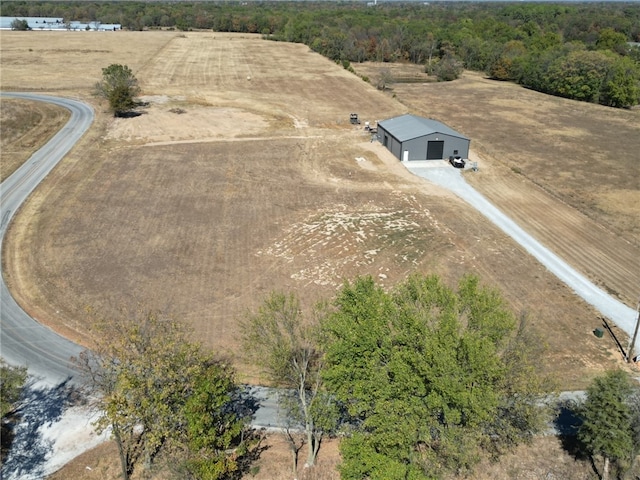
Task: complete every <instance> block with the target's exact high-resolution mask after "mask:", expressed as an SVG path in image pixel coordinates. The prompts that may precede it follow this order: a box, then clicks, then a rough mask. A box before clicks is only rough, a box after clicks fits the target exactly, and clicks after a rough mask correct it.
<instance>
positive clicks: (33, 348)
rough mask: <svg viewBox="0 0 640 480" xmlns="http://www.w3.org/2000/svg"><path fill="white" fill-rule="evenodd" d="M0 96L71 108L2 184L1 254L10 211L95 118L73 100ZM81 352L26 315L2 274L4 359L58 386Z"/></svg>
mask: <svg viewBox="0 0 640 480" xmlns="http://www.w3.org/2000/svg"><path fill="white" fill-rule="evenodd" d="M2 96H3V97H7V98H21V99H28V100H38V101H44V102H49V103H53V104H55V105H59V106H61V107H63V108H66V109H67V110H69V111H70V112H71V117H70V118H69V121H68V122H67V124H66V125H65V126H64V127H63V128H62V129H61V130H60V131H59V132H58V133H57V134H56V135H55V136H54V137H53V138H52V139H51V140H50V141H49V142H48V143H47V144H46V145H44V146H43V147H42V148H41V149H40V150H38V151H37V152H36V153H34V154H33V156H32V157H31V158H30V159H29V160H28V161H27V162H25V163H24V164H23V165H22V166H21V167H20V168H19V169H18V170H16V171H15V173H13V175H11V176H10V177H9V178H7V179H6V180H5V181H4V182H2V184H0V255H1V250H2V248H1V247H2V242H3V240H4V234H5V233H6V230H7V227H8V226H9V223H10V221H11V219H12V217H13V215H14V214H15V213H16V212H17V211H18V210H19V208H20V206H21V205H22V203H23V202H24V201H25V200H26V199H27V197H28V196H29V195H30V194H31V192H32V191H33V190H34V189H35V188H36V186H37V185H38V184H39V183H40V182H41V181H42V180H43V179H44V178H45V177H46V176H47V175H48V174H49V172H51V170H52V169H53V168H54V167H55V166H56V164H57V163H58V162H59V161H60V160H61V159H62V158H63V157H64V156H65V155H66V154H67V153H68V152H69V151H70V150H71V149H72V148H73V146H74V145H75V143H76V142H77V141H78V140H80V138H81V137H82V136H83V135H84V133H85V132H86V131H87V130H88V128H89V127H90V126H91V124H92V122H93V118H94V114H93V110H92V109H91V107H90V106H89V105H87V104H85V103H82V102H78V101H75V100H69V99H66V98H57V97H50V96H44V95H36V94H32V93H2ZM0 260H1V258H0ZM80 351H81V348H80V346H78V345H76V344H75V343H73V342H71V341H69V340H67V339H66V338H64V337H61V336H60V335H58V334H57V333H55V332H54V331H52V330H51V329H49V328H47V327H44V326H43V325H42V324H40V323H38V322H37V321H35V320H34V319H33V318H31V317H30V316H29V315H27V313H25V311H24V310H22V308H20V306H19V305H18V304H17V303H16V302H15V300H14V299H13V297H12V296H11V294H10V293H9V290H8V289H7V286H6V284H5V281H4V276H2V280H1V282H0V353H1V355H2V357H3V358H4V359H5V360H6V361H7V362H8V363H10V364H13V365H26V366H27V367H28V368H29V372H30V373H31V374H32V375H34V376H35V377H37V378H38V379H40V380H42V381H45V382H46V383H48V384H50V385H57V384H59V383H60V382H61V381H64V380H66V379H68V378H70V377H73V376H74V371H73V369H72V368H71V366H70V364H69V358H70V357H71V356H72V355H77V354H78V353H79V352H80Z"/></svg>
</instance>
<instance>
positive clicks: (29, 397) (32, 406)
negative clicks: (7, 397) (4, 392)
mask: <svg viewBox="0 0 640 480" xmlns="http://www.w3.org/2000/svg"><path fill="white" fill-rule="evenodd" d="M80 398H81V397H80V395H79V391H78V389H77V387H76V386H74V385H73V384H72V383H71V379H70V378H68V379H66V380H65V381H63V382H62V383H60V384H58V385H56V386H53V387H48V386H42V385H38V384H37V383H36V382H35V381H34V380H31V381H30V382H29V383H27V385H25V388H24V390H23V394H22V398H21V404H22V407H21V408H20V409H19V410H18V411H17V413H16V415H15V417H14V420H15V423H13V424H12V425H11V428H10V431H11V435H12V438H10V441H11V444H10V445H7V456H6V458H5V461H4V462H3V464H2V472H1V477H0V478H4V479H7V480H9V479H13V478H25V477H28V478H40V477H42V476H43V475H44V473H45V472H44V468H45V463H46V461H47V460H48V459H49V457H50V456H51V453H52V451H53V442H52V441H51V440H49V439H45V438H44V436H43V432H42V431H41V428H43V427H49V426H51V425H52V424H54V423H56V422H57V421H59V420H60V419H61V417H62V415H63V414H64V412H65V410H67V408H69V407H71V406H73V405H77V404H78V403H79V402H80V401H81V400H80ZM3 433H4V430H3ZM4 441H5V439H4V438H3V442H4ZM3 448H4V446H3Z"/></svg>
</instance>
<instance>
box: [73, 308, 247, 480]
mask: <svg viewBox="0 0 640 480" xmlns="http://www.w3.org/2000/svg"><path fill="white" fill-rule="evenodd" d="M126 317H129V318H128V319H127V318H126ZM94 328H95V331H94V333H95V335H94V341H95V345H94V348H93V349H92V350H86V351H84V352H83V353H82V354H81V355H80V357H79V358H78V359H76V363H77V365H78V366H79V367H80V368H81V370H82V371H83V372H84V374H85V378H86V382H87V388H88V389H89V392H90V393H91V394H92V397H94V398H96V406H97V407H98V408H99V411H100V417H99V419H98V420H97V421H96V424H95V425H96V428H97V430H98V431H103V430H105V429H106V428H109V427H110V428H111V432H112V435H113V438H114V439H115V441H116V443H117V445H118V451H119V454H120V462H121V468H122V474H123V477H124V478H125V479H128V478H130V476H131V474H132V472H133V471H134V468H135V467H136V466H138V465H140V464H141V463H142V465H143V467H144V468H145V469H148V468H149V467H150V466H151V464H152V462H153V461H154V459H155V458H156V457H157V455H158V454H159V453H160V452H161V450H162V449H163V447H165V446H166V445H168V444H170V445H172V446H173V447H174V448H175V449H178V450H181V451H187V452H188V455H187V463H188V469H192V470H193V471H194V472H199V474H202V476H203V478H207V479H216V478H222V476H223V474H224V473H225V472H229V471H234V470H235V469H236V468H237V462H236V460H235V459H234V458H231V457H229V454H228V453H225V452H227V450H229V449H230V448H232V447H233V446H237V445H238V439H237V436H238V432H240V431H241V430H242V428H243V427H242V424H243V420H242V419H240V418H238V417H237V416H236V415H235V414H233V413H232V412H230V411H228V404H229V400H230V396H231V395H232V393H233V392H234V391H235V389H236V387H235V384H234V382H233V376H232V371H231V370H230V369H229V368H228V367H227V366H225V365H224V364H222V363H221V362H217V361H215V360H213V359H212V358H210V356H208V355H206V354H204V353H203V351H202V350H201V348H200V347H199V346H198V345H196V344H194V343H191V342H189V340H188V338H187V332H186V330H185V329H184V327H182V326H181V324H179V323H178V322H176V321H174V320H172V319H170V318H167V317H165V316H162V315H159V314H156V313H153V312H147V313H145V314H143V315H140V314H134V315H126V316H125V317H123V318H121V319H115V320H110V321H101V322H98V323H97V325H96V326H95V327H94Z"/></svg>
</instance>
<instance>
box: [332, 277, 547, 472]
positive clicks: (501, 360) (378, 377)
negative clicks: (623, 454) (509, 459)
mask: <svg viewBox="0 0 640 480" xmlns="http://www.w3.org/2000/svg"><path fill="white" fill-rule="evenodd" d="M335 307H336V310H335V312H333V313H332V314H331V315H328V316H327V317H326V319H325V320H324V321H323V332H324V342H323V344H324V347H325V349H326V359H327V360H326V361H327V367H326V368H325V371H324V379H325V383H326V385H327V389H328V391H330V392H331V393H333V394H334V395H335V397H336V398H337V399H338V400H339V401H340V402H342V403H343V404H344V405H345V408H346V410H347V412H348V414H349V417H350V420H351V421H350V422H349V424H350V425H353V426H354V427H353V428H354V431H353V432H352V433H351V434H350V435H347V436H346V437H345V438H344V439H343V441H342V442H341V447H340V448H341V453H342V458H343V463H342V465H341V467H340V469H341V474H342V476H343V478H345V479H356V478H357V479H360V478H371V479H384V480H391V479H405V478H412V479H426V478H432V477H437V476H442V475H443V474H444V473H445V472H464V471H468V470H470V469H471V468H472V467H473V466H474V465H475V464H476V463H477V461H478V460H479V458H480V456H481V454H482V452H484V451H487V450H490V451H492V453H499V451H500V449H504V448H510V447H512V446H514V445H516V444H518V443H521V442H523V441H527V440H528V439H530V438H531V436H532V435H533V434H535V433H536V432H538V431H540V429H541V428H543V425H544V420H545V418H546V417H545V415H544V409H543V408H541V407H538V406H537V403H538V402H537V401H536V400H537V399H538V396H539V395H540V394H541V393H542V391H544V390H545V389H546V388H548V384H547V382H545V379H544V378H543V377H542V376H541V375H540V374H539V373H538V371H537V370H536V369H535V368H534V360H535V358H530V356H529V355H530V354H531V353H532V350H533V347H529V343H531V342H534V341H537V340H535V339H534V338H532V337H531V336H530V334H527V335H529V336H527V335H525V333H526V332H528V330H527V329H525V328H524V327H523V328H517V327H518V322H517V321H516V319H515V318H514V316H513V314H511V313H510V312H509V310H508V309H507V308H506V307H505V306H504V304H503V301H502V299H501V297H500V295H499V294H498V293H497V292H495V291H493V290H491V289H486V288H482V287H480V285H479V280H478V279H477V278H476V277H465V278H463V279H462V280H461V282H460V284H459V286H458V290H457V292H456V291H453V290H452V289H450V288H448V287H447V286H446V285H444V284H443V283H442V281H441V280H440V279H439V278H438V277H436V276H430V277H423V276H418V275H416V276H412V277H410V278H409V279H408V280H406V281H405V282H404V283H402V284H401V285H399V286H398V287H397V288H396V289H395V290H394V291H393V292H391V293H387V292H385V291H384V290H382V289H381V288H380V287H378V286H376V285H375V284H374V282H373V280H372V279H371V278H370V277H367V278H358V279H356V280H355V281H354V282H353V283H347V284H345V285H344V286H343V288H342V290H341V291H340V292H339V294H338V297H337V299H336V302H335ZM538 343H539V342H538ZM523 345H524V346H526V347H527V348H522V347H523ZM520 393H522V395H521V396H520ZM497 447H500V448H497Z"/></svg>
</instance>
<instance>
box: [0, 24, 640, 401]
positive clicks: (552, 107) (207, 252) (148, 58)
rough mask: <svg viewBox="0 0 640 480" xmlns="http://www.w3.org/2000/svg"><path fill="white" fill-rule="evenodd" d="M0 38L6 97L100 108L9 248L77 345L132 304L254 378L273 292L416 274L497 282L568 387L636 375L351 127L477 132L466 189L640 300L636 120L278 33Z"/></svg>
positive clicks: (475, 217)
mask: <svg viewBox="0 0 640 480" xmlns="http://www.w3.org/2000/svg"><path fill="white" fill-rule="evenodd" d="M0 40H1V42H0V49H1V50H0V53H1V54H2V78H1V80H0V81H1V86H2V89H3V90H18V89H19V90H31V91H37V92H41V93H52V94H56V95H63V96H71V97H75V98H81V99H83V100H85V101H87V102H89V103H91V104H93V105H94V108H95V110H96V114H97V118H96V122H95V125H94V127H93V128H92V130H91V132H90V133H89V134H88V135H87V136H86V137H85V139H83V141H82V142H81V143H80V145H79V146H78V147H77V148H76V149H75V150H74V151H73V152H72V153H71V155H70V156H69V157H68V158H67V159H65V160H64V161H63V163H62V164H61V165H60V166H59V167H58V168H57V169H56V170H55V171H54V172H53V173H52V174H51V175H50V176H49V177H48V178H47V179H46V181H45V182H44V183H43V185H42V186H41V188H39V189H38V191H37V192H36V194H34V195H33V196H32V197H31V199H30V200H29V202H28V203H27V205H26V206H25V207H24V209H23V211H22V212H21V214H20V215H18V216H17V218H16V219H15V220H14V222H13V224H12V226H11V230H10V233H9V236H8V238H7V239H6V241H5V243H4V245H3V248H4V252H3V261H4V263H5V264H4V265H3V268H4V274H5V278H6V279H7V281H8V283H9V285H10V288H12V291H13V293H14V295H15V296H16V298H17V299H18V301H19V302H20V303H21V305H23V307H24V308H25V309H26V310H27V311H29V312H30V313H31V314H32V315H33V316H34V317H35V318H37V319H39V320H40V321H42V322H44V323H46V324H48V325H51V326H52V327H53V328H55V329H56V330H58V331H60V332H61V333H63V334H66V335H69V336H71V337H73V338H76V339H78V340H80V341H83V342H85V343H86V344H90V339H89V338H88V337H87V336H86V332H87V327H88V324H89V323H90V322H92V321H94V315H98V316H110V315H116V314H117V312H118V310H119V308H120V307H121V306H123V305H124V306H131V305H132V304H136V305H141V306H143V307H144V308H149V309H162V310H165V311H168V312H170V313H171V314H172V315H173V316H175V317H176V318H179V319H182V320H184V321H185V322H187V323H188V324H189V325H190V326H191V327H192V328H193V329H194V332H195V333H194V337H195V338H197V339H198V340H200V341H202V342H203V343H204V344H205V345H206V346H207V347H210V348H212V349H214V350H215V351H217V352H219V353H220V354H222V355H226V356H227V357H229V358H231V359H232V360H233V361H234V363H235V364H236V366H237V367H238V368H239V371H240V374H241V378H242V379H245V380H251V379H256V378H257V372H256V371H255V370H254V369H253V368H252V367H251V366H250V365H247V364H246V363H245V361H244V357H243V354H242V349H241V348H240V344H239V342H238V338H239V330H238V320H239V319H240V318H241V317H242V316H243V315H244V314H245V313H246V311H247V310H248V309H254V308H256V307H257V306H258V305H259V304H260V303H261V302H262V300H263V299H264V298H265V296H266V295H267V294H268V293H269V292H270V291H272V290H283V291H293V292H296V293H297V294H298V295H299V296H300V297H301V298H302V300H303V302H304V304H305V305H306V306H307V307H308V306H310V305H311V304H312V303H313V302H315V301H316V300H318V299H320V298H328V297H331V296H332V295H333V294H334V293H335V291H336V290H337V289H338V288H339V286H340V285H341V284H342V282H343V281H344V280H348V279H353V278H354V277H355V276H356V275H372V276H374V278H376V279H377V281H378V282H379V283H380V284H382V285H384V286H386V287H390V286H392V285H393V284H395V283H396V282H398V281H400V280H402V279H403V278H405V277H406V276H407V275H408V274H410V273H412V272H423V273H438V274H440V275H442V276H443V277H444V278H445V279H446V280H447V281H448V282H450V283H452V284H454V283H455V282H456V281H457V280H458V279H459V278H460V276H461V275H463V274H465V273H477V274H479V275H480V276H481V277H482V279H483V281H484V282H485V283H486V284H488V285H491V286H494V287H497V288H499V289H500V290H501V291H502V292H503V294H504V296H505V297H506V298H507V300H508V301H509V302H510V303H511V305H512V307H513V309H514V310H515V311H516V312H518V313H526V315H527V316H528V318H529V323H530V324H531V325H533V327H534V328H536V329H537V330H538V331H539V332H540V334H541V335H542V336H543V338H544V339H545V341H546V342H547V343H548V345H549V353H548V355H547V356H546V357H545V358H541V359H540V368H541V369H543V370H546V371H550V372H554V373H556V374H557V375H558V377H559V379H560V385H561V387H562V388H563V389H574V388H581V387H584V386H585V384H586V382H588V381H589V380H590V379H591V378H592V377H593V376H594V375H596V374H598V373H599V372H601V371H602V370H603V369H605V368H608V367H611V366H612V365H615V364H620V363H621V360H620V355H619V353H618V352H617V351H616V349H615V347H614V344H613V342H612V341H611V340H610V339H608V338H604V339H597V338H595V337H594V336H593V334H592V330H593V329H594V328H595V327H598V326H600V320H599V318H598V313H597V312H596V311H594V310H593V309H592V308H591V307H589V306H588V305H586V304H585V303H584V302H583V301H581V300H580V299H578V298H577V297H576V296H575V295H574V294H573V293H572V292H571V291H570V290H569V289H568V288H567V287H566V286H564V285H563V284H561V283H560V282H559V281H558V280H557V279H555V277H553V276H552V275H550V274H549V273H548V272H547V271H546V270H545V269H544V268H543V267H541V266H540V265H539V264H538V263H537V262H536V261H535V260H534V259H532V258H531V257H530V256H529V255H528V254H526V252H525V251H524V250H523V249H522V248H520V247H519V246H518V245H516V244H515V243H514V242H513V241H512V240H510V239H509V238H507V237H506V236H505V235H504V234H502V233H501V232H500V231H498V230H497V229H496V228H494V227H493V226H492V225H490V224H488V223H487V222H486V221H485V220H484V217H482V215H481V214H480V213H478V212H476V211H475V210H474V209H473V208H471V207H470V206H468V205H466V204H464V203H463V202H461V201H460V200H458V199H457V198H456V197H454V196H452V195H451V194H449V193H448V192H445V191H443V190H441V189H439V188H437V187H434V186H432V185H431V184H429V183H428V182H426V181H424V180H421V179H419V178H417V177H414V176H412V175H410V174H409V173H408V172H407V171H406V170H405V169H404V167H402V166H401V165H400V164H399V162H398V161H397V159H395V158H394V157H393V156H392V155H391V154H390V153H389V152H387V151H386V150H385V149H384V148H383V147H382V146H381V145H379V144H378V143H371V142H370V141H369V135H368V134H366V133H365V132H364V131H363V129H362V125H360V126H358V127H354V126H352V125H350V124H349V113H351V112H357V113H358V114H359V115H360V118H361V119H362V121H363V122H364V121H371V122H372V123H373V122H375V120H379V119H384V118H388V117H391V116H394V115H398V114H402V113H406V112H411V113H417V114H420V115H425V116H429V117H433V118H437V119H438V120H441V121H443V122H445V123H447V124H449V125H451V126H452V127H453V128H456V129H458V130H460V131H461V132H462V133H464V134H466V135H467V136H469V137H470V138H472V149H475V150H474V158H477V159H478V161H479V163H480V171H479V172H477V173H474V174H467V179H468V180H469V181H470V182H472V183H473V184H474V185H476V186H477V188H478V189H480V190H481V191H483V192H484V193H485V194H486V195H487V196H488V197H489V198H491V199H492V200H493V201H494V202H495V203H496V204H498V205H499V206H500V207H501V208H503V209H504V210H505V211H506V212H507V213H509V214H510V215H512V216H513V218H514V219H515V220H517V221H518V222H519V223H520V224H521V225H522V226H523V227H524V228H525V229H527V230H529V231H530V232H531V233H532V234H534V235H535V236H537V237H538V238H540V239H541V240H542V241H543V242H544V243H545V244H546V245H547V246H549V247H550V248H551V249H553V250H555V251H557V252H558V253H559V254H561V255H563V256H564V257H565V258H566V259H567V260H568V261H569V262H571V263H573V264H574V265H575V266H577V267H578V268H580V269H581V270H582V271H583V272H584V273H586V274H587V275H589V276H590V277H591V278H592V279H594V280H595V281H596V282H598V283H599V284H601V285H602V286H603V287H604V288H607V289H608V290H609V291H610V292H612V293H613V294H614V295H617V296H618V297H619V298H621V299H622V300H623V301H625V302H626V303H627V304H629V305H634V302H635V296H636V295H637V293H639V292H638V289H639V288H640V264H639V263H638V262H639V260H638V259H639V257H640V255H639V253H640V241H639V240H638V232H639V231H640V230H639V228H640V227H639V224H638V222H639V221H640V220H639V217H640V214H639V213H638V210H637V209H638V205H639V204H640V201H639V200H638V190H639V186H638V178H640V174H639V172H638V168H639V166H638V164H637V162H636V163H635V164H634V163H633V162H632V161H629V159H630V158H632V157H633V153H630V152H637V151H640V144H639V143H640V135H638V133H639V132H638V129H639V128H640V127H639V124H640V122H639V121H638V120H639V117H638V115H639V114H638V111H637V110H634V111H613V110H610V109H603V108H600V107H597V106H593V105H582V104H576V103H575V102H567V101H564V100H561V99H552V98H548V97H546V96H542V95H539V94H536V93H535V92H530V91H527V90H524V89H522V88H519V87H516V86H513V85H509V84H504V83H495V82H489V81H487V80H485V79H483V78H482V77H480V76H478V75H472V74H469V75H466V76H465V77H464V78H463V79H461V80H460V81H457V82H452V83H447V84H433V83H429V84H416V83H414V84H406V85H405V84H402V85H401V84H397V85H394V87H393V88H394V90H393V93H395V97H394V96H392V95H391V94H389V93H382V92H378V91H376V90H375V89H374V88H373V87H372V86H371V85H369V84H367V83H365V82H363V81H362V80H361V79H360V78H359V77H358V76H356V75H353V74H351V73H349V72H347V71H346V70H344V69H342V68H341V67H340V66H338V65H336V64H334V63H332V62H330V61H329V60H327V59H325V58H323V57H321V56H319V55H317V54H315V53H313V52H311V51H310V50H309V49H308V48H307V47H305V46H303V45H293V44H286V43H276V42H269V41H265V40H262V39H261V38H260V37H259V36H241V35H225V34H219V33H204V32H203V33H187V34H178V33H175V32H116V33H113V32H105V33H95V34H93V33H92V34H84V33H82V34H80V33H73V32H70V33H58V32H55V33H47V32H30V33H29V32H28V33H26V34H25V33H21V32H2V33H0ZM28 59H31V60H33V63H32V62H31V60H29V62H27V60H28ZM110 63H124V64H127V65H129V66H130V67H131V68H132V70H133V71H134V73H135V74H136V76H137V77H138V79H139V80H140V85H141V87H142V99H143V100H144V101H145V102H147V106H146V107H145V108H144V109H143V110H142V114H141V115H139V116H137V117H135V118H129V119H115V118H112V117H111V116H110V114H109V113H108V112H107V111H106V106H105V105H104V104H102V103H100V102H99V101H98V100H97V99H95V98H94V97H93V96H92V95H91V90H92V86H93V84H94V83H95V82H96V81H97V80H98V79H99V78H100V69H101V68H103V67H105V66H107V65H109V64H110ZM34 64H37V65H38V69H37V75H35V74H34V73H33V69H32V65H34ZM362 67H363V68H369V69H375V68H379V66H376V65H364V66H362ZM372 71H375V70H372ZM369 76H370V77H371V78H373V75H369ZM5 105H6V100H3V101H2V107H3V110H4V108H5ZM498 107H500V108H498ZM567 108H572V109H574V110H573V111H574V112H577V113H575V114H572V115H570V114H568V112H567V111H566V110H567ZM569 113H570V112H569ZM543 116H544V121H543V118H542V117H543ZM26 121H27V120H25V122H26ZM612 125H613V127H612ZM614 127H615V128H614ZM559 129H562V132H565V133H562V134H561V133H559ZM618 130H621V131H622V133H620V134H618V135H619V136H618V137H617V138H618V141H617V142H614V141H613V140H612V143H611V144H610V145H609V146H606V145H604V144H602V142H603V141H604V140H603V136H604V134H602V135H603V136H601V137H598V138H600V139H601V140H600V144H602V146H601V148H602V149H603V150H605V149H607V148H608V149H610V151H609V152H606V151H604V152H601V153H599V154H598V155H596V154H595V153H597V152H595V153H594V149H592V148H591V147H590V144H589V143H588V142H589V141H590V138H591V136H593V135H600V134H599V133H598V132H605V133H606V132H609V133H611V132H613V131H616V132H617V131H618ZM585 132H586V133H585ZM3 136H4V122H3ZM560 137H562V138H560ZM536 138H537V139H539V143H538V142H537V141H536ZM554 139H557V140H554ZM623 139H624V140H625V141H626V143H625V144H624V145H625V147H624V148H625V152H618V150H619V149H620V145H621V144H622V141H623ZM596 141H597V139H596ZM553 142H555V143H554V145H550V143H553ZM3 148H4V145H3ZM598 152H600V151H598ZM619 153H620V154H619ZM625 154H626V158H625ZM565 157H566V158H567V160H566V161H565ZM596 160H597V162H600V163H598V165H597V166H594V165H592V163H593V162H595V161H596ZM4 161H5V160H4V158H3V164H4ZM578 167H580V168H578ZM590 169H591V170H590ZM590 172H594V173H590ZM563 179H565V180H563ZM634 182H635V183H634ZM620 202H623V203H624V205H623V206H621V205H620ZM89 312H93V313H89Z"/></svg>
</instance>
